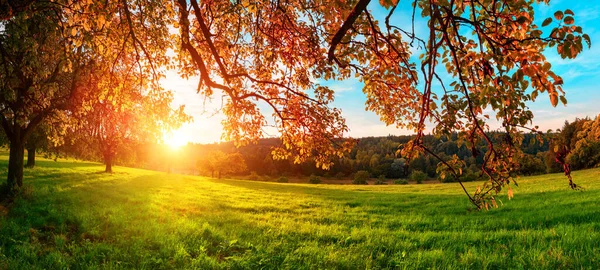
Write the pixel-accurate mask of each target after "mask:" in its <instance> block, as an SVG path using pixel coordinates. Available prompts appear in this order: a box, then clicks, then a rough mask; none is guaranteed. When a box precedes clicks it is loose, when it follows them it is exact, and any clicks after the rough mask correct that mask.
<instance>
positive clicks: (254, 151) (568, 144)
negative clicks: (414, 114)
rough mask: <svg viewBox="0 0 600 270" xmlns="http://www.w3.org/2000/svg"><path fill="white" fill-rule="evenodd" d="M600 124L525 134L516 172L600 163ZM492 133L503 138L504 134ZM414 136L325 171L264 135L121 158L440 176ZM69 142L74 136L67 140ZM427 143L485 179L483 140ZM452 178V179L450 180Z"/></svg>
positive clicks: (245, 168) (344, 174)
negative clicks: (281, 155) (278, 150)
mask: <svg viewBox="0 0 600 270" xmlns="http://www.w3.org/2000/svg"><path fill="white" fill-rule="evenodd" d="M599 126H600V122H599V120H598V119H596V120H590V119H589V118H586V119H576V120H575V121H573V122H565V124H564V126H563V127H562V129H561V130H558V131H557V132H550V133H545V134H524V135H523V138H522V142H521V145H522V150H523V154H522V155H521V156H519V157H517V159H518V163H519V164H520V166H519V168H518V170H517V171H516V172H515V173H517V174H519V175H535V174H544V173H553V172H560V171H562V168H561V166H560V165H559V163H557V162H556V159H557V155H558V156H559V158H560V156H561V155H562V157H563V158H564V159H565V160H566V161H568V162H569V163H570V164H571V166H572V168H573V169H583V168H590V167H595V166H596V165H597V164H600V142H599V141H600V140H599V139H600V127H599ZM493 135H496V136H492V137H496V138H502V133H493ZM411 138H412V136H385V137H366V138H360V139H359V140H358V142H357V144H356V146H355V147H354V148H353V149H352V151H351V152H349V153H348V154H346V155H345V156H344V157H342V158H337V159H335V160H333V162H334V165H333V166H332V167H331V169H330V170H322V169H319V168H317V167H316V166H315V164H314V162H304V163H302V164H294V163H293V161H292V160H274V159H273V158H272V156H271V151H272V149H273V148H274V147H277V146H279V145H280V140H279V139H277V138H271V139H262V140H260V141H259V142H258V143H256V144H250V145H246V146H242V147H240V148H237V147H235V146H234V145H233V143H218V144H188V145H187V146H184V147H183V148H181V149H180V150H177V151H173V150H171V149H169V148H168V147H165V146H160V145H144V144H136V143H135V142H129V143H124V144H123V145H125V146H126V148H123V149H120V151H119V152H118V153H117V159H116V160H115V162H116V163H117V164H120V165H126V166H134V167H142V168H147V169H154V170H162V171H172V172H178V173H187V174H201V175H207V176H215V177H216V176H220V175H221V174H224V175H229V176H232V175H237V176H242V175H250V174H252V175H260V176H270V177H280V176H290V177H303V176H310V175H316V176H320V177H331V178H338V179H347V178H351V177H352V176H353V175H354V174H355V173H356V172H358V171H367V172H368V173H369V174H370V176H371V177H373V178H383V177H385V178H387V179H400V178H407V177H408V176H409V175H410V174H411V173H412V172H413V171H421V172H424V173H425V174H427V176H428V177H429V178H430V179H435V178H438V175H437V173H436V168H437V166H438V163H439V162H440V161H439V160H438V159H437V158H435V157H433V156H431V155H420V156H419V157H418V158H413V159H412V160H410V161H408V160H406V159H405V158H402V157H400V156H399V155H398V154H397V152H398V150H399V149H401V147H403V145H404V144H406V143H407V142H408V141H409V140H410V139H411ZM67 141H68V140H67ZM424 144H425V146H426V147H428V148H429V149H430V150H431V151H433V152H434V153H436V154H437V156H438V157H440V158H442V159H450V158H451V157H452V156H453V155H456V156H457V157H458V158H460V159H461V160H463V161H464V162H465V169H464V172H463V175H464V177H463V180H466V181H469V180H475V179H477V178H479V177H480V176H481V175H480V172H481V170H480V167H481V164H482V163H483V158H484V156H485V152H486V147H485V145H484V144H483V143H482V144H481V145H479V146H478V147H477V151H478V154H476V155H475V156H474V153H473V151H474V150H473V149H471V148H468V147H467V146H465V145H464V144H461V143H459V142H458V141H457V136H456V135H450V136H447V137H443V138H436V137H434V136H432V135H427V136H425V137H424ZM90 149H93V148H90V147H88V146H83V145H78V144H77V143H74V144H68V143H67V144H65V145H63V146H62V147H60V148H59V150H60V151H58V152H60V153H61V155H63V156H65V155H66V156H71V157H78V158H82V159H87V160H98V161H100V160H101V156H100V153H95V152H93V151H90ZM450 180H451V179H446V181H450Z"/></svg>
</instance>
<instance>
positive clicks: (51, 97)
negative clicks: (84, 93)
mask: <svg viewBox="0 0 600 270" xmlns="http://www.w3.org/2000/svg"><path fill="white" fill-rule="evenodd" d="M38 8H39V10H37V11H35V12H33V11H31V12H22V13H19V14H17V15H15V16H13V17H11V18H10V19H8V20H5V21H2V22H1V23H0V24H1V26H0V28H1V29H2V30H1V31H0V111H1V113H0V121H1V122H2V127H3V129H4V132H5V133H6V137H7V138H8V140H9V142H10V156H9V163H8V186H9V188H10V189H11V190H15V189H16V188H18V187H21V186H22V185H23V157H24V147H25V143H26V141H27V139H28V138H29V136H30V135H31V134H32V133H33V132H34V131H35V129H36V128H37V127H38V126H39V125H40V124H41V123H42V122H43V121H44V120H45V119H46V118H48V117H49V116H51V115H54V114H55V113H56V112H57V111H61V110H66V109H68V108H69V107H70V106H72V105H74V104H73V103H72V102H71V101H72V96H73V93H75V92H76V90H77V89H78V88H79V87H80V82H81V81H80V79H81V78H83V77H85V76H86V72H87V67H88V64H89V63H90V62H92V61H91V59H89V58H88V57H87V55H88V53H87V52H85V51H84V50H83V49H82V47H77V46H71V45H72V42H71V41H70V40H69V39H68V38H66V37H65V36H64V35H63V31H62V28H60V27H59V24H60V19H61V16H60V14H61V10H60V9H52V8H50V7H48V6H46V5H44V4H39V6H38Z"/></svg>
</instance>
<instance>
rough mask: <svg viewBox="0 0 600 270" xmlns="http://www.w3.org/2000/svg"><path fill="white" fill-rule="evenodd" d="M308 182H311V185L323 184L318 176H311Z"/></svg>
mask: <svg viewBox="0 0 600 270" xmlns="http://www.w3.org/2000/svg"><path fill="white" fill-rule="evenodd" d="M308 182H309V183H311V184H320V183H321V178H319V177H318V176H316V175H311V176H310V177H309V178H308Z"/></svg>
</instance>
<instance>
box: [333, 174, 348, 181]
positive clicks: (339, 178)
mask: <svg viewBox="0 0 600 270" xmlns="http://www.w3.org/2000/svg"><path fill="white" fill-rule="evenodd" d="M344 178H346V174H345V173H343V172H338V173H336V174H335V179H337V180H342V179H344Z"/></svg>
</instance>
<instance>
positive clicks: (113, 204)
mask: <svg viewBox="0 0 600 270" xmlns="http://www.w3.org/2000/svg"><path fill="white" fill-rule="evenodd" d="M0 159H1V160H0V167H2V168H4V167H6V163H7V161H6V159H7V157H6V156H0ZM38 165H39V166H38V167H36V168H34V169H26V170H25V183H26V186H27V187H26V191H25V192H24V193H25V194H23V198H20V199H18V200H17V201H16V202H15V203H14V205H13V206H12V208H11V209H10V212H9V213H8V215H7V216H4V217H1V218H0V269H2V268H10V269H19V268H21V269H30V268H52V269H56V268H67V267H69V268H90V267H91V268H94V267H99V268H136V269H160V268H171V269H182V268H190V269H211V268H250V269H259V268H268V269H274V268H277V269H279V268H288V269H319V268H340V269H353V268H407V269H414V268H470V269H482V268H494V269H496V268H501V269H504V268H525V269H532V268H534V269H537V268H546V269H559V268H589V269H598V268H599V267H600V256H598V255H597V254H600V245H598V243H600V235H599V233H598V232H599V231H600V202H599V201H598V198H599V197H600V196H599V195H600V191H599V190H600V188H599V185H598V179H600V170H587V171H581V172H575V173H574V177H575V179H576V182H577V183H578V184H579V185H582V186H584V187H585V188H586V190H585V191H584V192H577V191H571V190H569V189H568V185H567V183H566V180H565V179H564V176H561V175H558V174H557V175H546V176H537V177H531V178H525V179H522V180H521V181H520V182H519V184H520V187H519V188H516V189H515V198H514V199H512V200H510V201H509V200H508V199H507V198H506V196H505V195H502V196H501V200H502V201H503V203H504V206H502V207H500V208H499V209H494V210H492V211H487V212H485V211H484V212H474V211H470V210H469V209H471V206H470V205H469V203H468V201H467V199H466V197H465V195H464V194H463V193H462V191H461V190H460V188H459V186H458V185H457V184H434V185H408V186H392V185H390V186H351V185H346V186H340V185H303V184H278V183H263V182H251V181H236V180H216V179H208V178H203V177H193V176H182V175H174V174H166V173H160V172H153V171H145V170H138V169H130V168H122V167H116V168H115V171H116V173H115V174H113V175H109V174H103V173H100V172H101V171H102V170H103V167H102V166H101V165H100V164H95V163H89V162H71V161H61V162H54V161H49V160H40V161H38ZM2 173H3V175H2V176H1V177H5V175H6V171H5V170H4V171H2ZM476 185H477V183H470V184H469V185H468V187H469V188H470V189H473V188H475V186H476Z"/></svg>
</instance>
